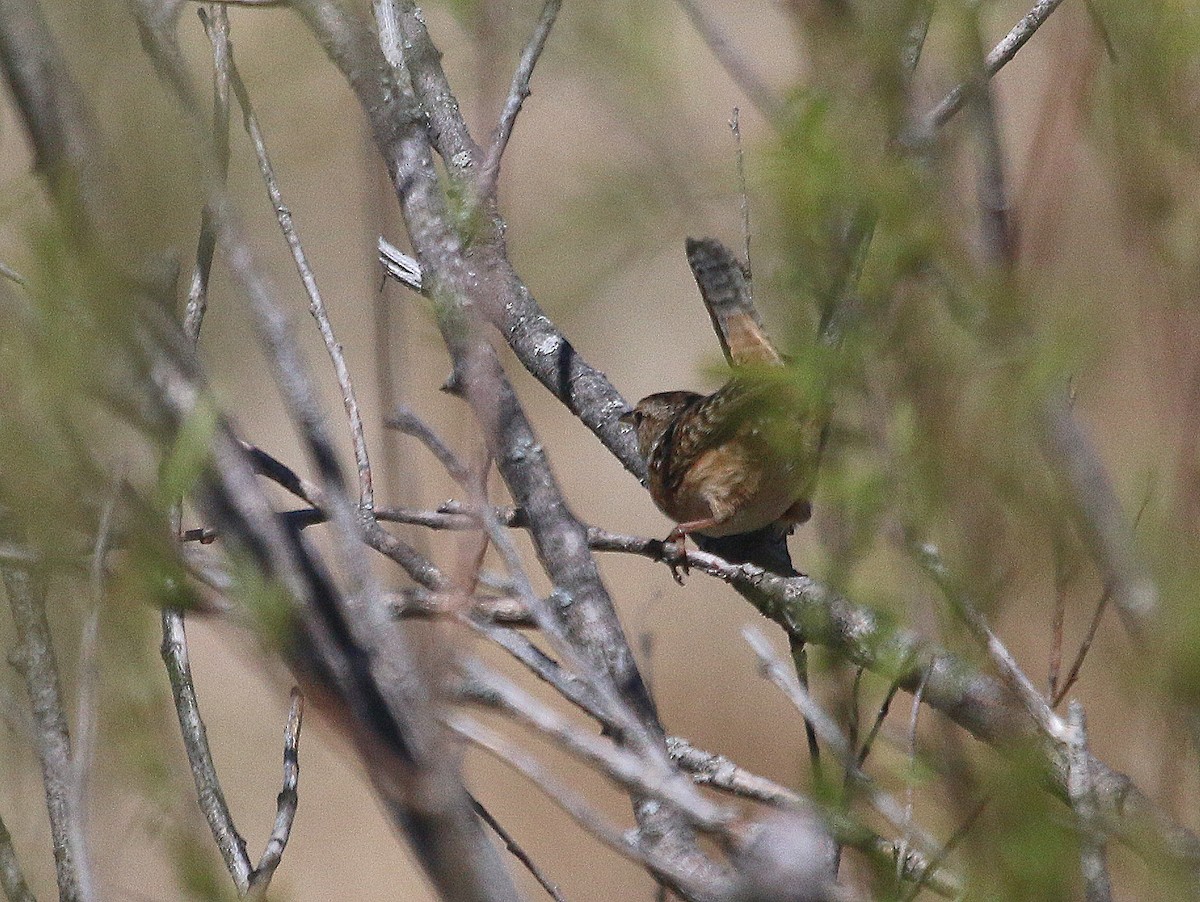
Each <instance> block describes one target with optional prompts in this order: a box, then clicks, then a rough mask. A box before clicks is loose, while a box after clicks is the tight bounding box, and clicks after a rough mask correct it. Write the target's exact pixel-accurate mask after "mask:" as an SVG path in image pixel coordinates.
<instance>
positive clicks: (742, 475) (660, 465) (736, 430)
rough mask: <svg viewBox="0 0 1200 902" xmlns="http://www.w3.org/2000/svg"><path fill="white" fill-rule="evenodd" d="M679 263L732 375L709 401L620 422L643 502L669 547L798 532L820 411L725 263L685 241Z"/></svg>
mask: <svg viewBox="0 0 1200 902" xmlns="http://www.w3.org/2000/svg"><path fill="white" fill-rule="evenodd" d="M688 259H689V262H690V263H691V265H692V269H693V272H695V274H696V281H697V282H698V283H699V284H700V289H701V293H702V295H703V296H704V301H705V304H706V305H707V306H708V309H709V313H710V315H711V316H712V319H713V324H714V326H715V327H716V329H717V334H718V336H719V337H720V338H721V343H722V347H723V348H724V350H725V353H726V357H727V358H728V359H729V362H730V363H731V364H732V365H733V366H734V375H733V377H732V378H731V379H730V380H729V382H727V383H726V384H725V385H724V386H722V387H721V388H720V389H719V390H717V391H716V392H714V393H713V394H711V395H702V394H698V393H696V392H688V391H669V392H659V393H658V394H653V395H649V396H648V397H645V398H642V400H640V401H639V402H638V403H637V406H636V407H635V408H634V409H633V410H630V411H628V412H627V413H625V414H623V415H622V416H621V418H620V419H621V422H623V423H628V424H629V425H631V426H632V427H633V429H634V431H635V433H636V435H637V442H638V448H639V450H640V451H641V453H642V456H643V457H644V458H645V459H646V463H647V470H648V480H647V488H649V490H650V497H651V498H652V499H653V500H654V503H655V504H657V505H658V507H659V509H661V510H662V511H663V513H665V514H666V515H667V516H668V517H670V518H671V519H672V520H674V521H675V522H676V523H677V524H678V525H677V526H676V527H675V529H674V530H672V532H671V534H670V536H668V541H679V540H680V539H682V538H683V537H684V536H686V535H688V534H690V533H699V534H700V535H702V536H709V537H720V536H729V535H733V534H737V533H746V532H751V531H753V530H757V529H760V528H762V527H764V526H767V525H768V524H772V523H777V524H780V525H781V526H784V527H788V528H790V527H791V526H793V525H795V524H799V523H804V522H806V521H807V520H808V519H809V517H810V516H811V515H812V503H811V499H812V495H813V491H814V489H815V487H816V476H817V469H818V463H819V461H820V457H821V450H822V447H823V445H824V437H825V432H826V424H827V422H828V419H829V414H828V408H827V406H826V405H825V404H824V403H823V402H822V401H820V400H818V399H817V397H816V396H817V393H816V392H814V391H813V390H812V388H811V386H808V385H806V384H805V380H804V379H803V378H802V377H801V376H800V374H799V373H798V372H797V371H796V370H794V369H792V368H790V367H788V366H786V365H785V363H784V360H783V358H782V356H781V355H780V354H779V352H778V351H777V350H776V349H775V346H774V345H773V344H772V343H771V341H770V339H769V338H768V337H767V335H766V333H765V332H764V330H763V328H762V323H761V322H760V321H759V319H758V316H757V314H756V313H755V311H754V307H753V304H752V302H751V300H750V297H749V291H748V288H747V286H746V284H745V278H744V275H743V273H742V269H741V266H740V265H739V264H738V263H737V261H736V260H735V258H734V257H733V255H732V254H731V253H730V252H729V251H728V250H726V248H725V247H724V246H722V245H721V244H719V243H718V242H716V241H711V240H708V241H689V242H688Z"/></svg>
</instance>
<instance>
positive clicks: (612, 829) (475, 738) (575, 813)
mask: <svg viewBox="0 0 1200 902" xmlns="http://www.w3.org/2000/svg"><path fill="white" fill-rule="evenodd" d="M446 725H447V727H449V728H450V730H451V731H453V732H454V733H457V734H458V735H459V736H461V737H463V738H464V739H466V740H467V741H468V742H470V743H471V744H472V745H475V746H477V747H479V748H481V749H483V750H484V751H486V752H488V753H489V754H490V755H492V756H493V757H495V758H497V759H498V760H500V761H502V762H504V763H505V764H507V765H509V766H510V767H512V768H513V769H514V770H516V771H517V772H519V773H521V774H523V775H524V776H525V777H526V778H527V779H528V780H529V781H530V782H531V783H533V784H534V785H535V786H537V788H538V789H540V790H541V791H542V792H543V793H544V794H545V795H546V796H547V797H548V798H549V799H550V800H551V801H553V802H554V803H555V804H556V805H558V806H559V807H560V808H561V809H562V810H563V811H565V812H566V813H567V815H568V816H569V817H570V818H571V819H572V820H574V821H575V822H576V823H577V824H579V825H580V826H581V827H583V829H585V830H586V831H587V832H588V833H590V834H592V836H594V837H596V838H597V839H598V840H600V841H601V842H602V843H604V844H605V845H606V846H608V847H609V848H611V849H613V850H614V851H616V852H618V853H620V854H622V855H624V856H625V857H626V858H629V859H630V860H631V861H634V862H637V863H638V864H640V865H642V866H643V867H645V868H646V869H647V870H649V871H650V872H651V873H653V874H654V875H655V876H656V877H658V878H660V879H662V880H667V881H669V882H670V883H671V884H672V885H675V886H679V887H681V888H683V889H684V890H685V891H686V892H688V894H689V895H690V896H692V897H701V898H717V897H719V896H720V895H721V894H722V893H723V892H728V889H727V888H725V887H721V888H717V887H714V886H713V885H712V882H710V881H708V880H705V879H703V878H702V877H699V876H698V875H697V874H696V872H695V871H693V870H692V869H690V868H688V867H686V866H684V865H681V864H680V863H679V862H678V861H677V860H676V858H675V856H671V855H663V854H661V853H658V852H656V851H654V850H653V849H652V848H648V847H643V845H642V844H640V843H637V842H635V841H633V840H631V839H630V838H629V836H628V834H627V832H626V831H625V830H622V829H621V828H619V827H617V826H616V825H614V824H612V823H610V822H608V821H606V820H605V819H604V818H603V817H601V815H600V814H599V813H598V812H596V810H595V809H594V808H592V806H591V805H590V804H589V803H588V802H587V800H585V799H584V798H583V796H581V795H579V794H578V793H577V792H575V790H573V789H571V788H570V787H569V786H568V785H567V784H565V783H562V782H560V781H558V780H557V779H555V778H554V776H553V775H551V773H550V772H549V771H548V770H547V769H546V768H545V767H543V766H542V765H541V764H539V763H538V762H537V761H535V760H534V759H533V758H532V757H531V756H530V755H529V754H528V753H527V752H525V751H524V750H523V749H521V748H520V747H519V746H517V745H516V744H514V743H511V742H509V741H508V740H506V739H505V738H504V737H502V736H501V735H500V734H499V733H498V732H496V731H495V730H491V729H489V728H487V727H485V726H483V725H482V724H480V723H479V722H477V721H475V720H473V719H471V718H467V717H463V716H462V715H448V716H447V717H446Z"/></svg>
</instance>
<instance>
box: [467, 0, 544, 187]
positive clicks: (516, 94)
mask: <svg viewBox="0 0 1200 902" xmlns="http://www.w3.org/2000/svg"><path fill="white" fill-rule="evenodd" d="M561 7H562V0H546V2H545V4H544V5H543V6H542V14H541V15H540V16H539V17H538V21H537V25H536V26H535V27H534V29H533V33H532V34H531V35H530V36H529V40H528V41H527V42H526V43H525V49H524V50H522V51H521V59H520V62H519V63H518V64H517V68H516V71H515V72H513V77H512V84H511V85H510V86H509V89H508V98H507V99H506V100H505V101H504V109H503V111H501V113H500V122H499V123H498V124H497V125H496V131H495V134H494V135H493V137H492V143H491V146H490V147H488V150H487V156H486V157H484V160H483V165H482V166H481V167H480V171H479V193H480V195H481V196H483V197H491V196H493V195H494V194H495V192H496V182H497V180H498V179H499V177H500V160H501V158H502V157H503V156H504V151H505V149H506V148H507V147H508V139H509V138H510V137H512V130H513V125H514V124H515V123H516V121H517V115H518V114H519V113H520V112H521V106H522V105H523V104H524V103H525V101H526V99H528V97H529V95H530V93H531V92H530V88H529V79H530V77H531V76H532V75H533V69H534V67H535V66H536V65H537V62H538V58H539V57H541V55H542V50H543V49H544V48H545V46H546V39H547V38H548V37H550V29H551V28H553V27H554V20H555V18H557V16H558V11H559V9H560V8H561Z"/></svg>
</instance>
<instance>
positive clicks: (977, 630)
mask: <svg viewBox="0 0 1200 902" xmlns="http://www.w3.org/2000/svg"><path fill="white" fill-rule="evenodd" d="M914 553H915V554H916V557H917V560H918V562H919V563H920V564H921V566H922V567H923V568H924V570H925V572H926V573H928V574H929V576H930V577H931V578H932V579H933V581H934V582H935V583H936V584H937V586H938V588H940V589H941V590H942V592H943V593H944V594H945V596H946V599H947V600H948V601H949V602H950V606H951V607H952V608H953V609H954V613H955V614H956V615H958V617H959V618H960V619H961V620H962V621H963V623H965V624H966V625H967V628H968V629H970V630H971V632H972V634H974V636H975V638H976V639H977V640H978V641H979V643H980V644H981V645H982V646H983V647H984V648H985V649H986V650H987V653H988V656H989V657H990V658H991V659H992V663H993V664H995V665H996V669H997V670H999V671H1000V676H1001V677H1002V678H1003V680H1004V682H1005V683H1006V684H1008V687H1009V688H1010V689H1011V690H1012V691H1013V694H1014V695H1015V696H1016V697H1017V698H1018V699H1020V701H1021V704H1022V705H1023V706H1024V707H1025V710H1026V711H1027V712H1028V713H1029V716H1030V717H1031V718H1032V719H1033V722H1034V723H1035V724H1037V726H1038V729H1039V730H1041V732H1042V733H1043V734H1044V735H1045V736H1047V737H1048V738H1049V739H1051V740H1053V741H1054V742H1055V743H1059V744H1062V743H1065V742H1066V741H1067V739H1068V733H1067V725H1066V724H1065V723H1063V721H1062V718H1060V717H1059V716H1058V715H1057V714H1055V713H1054V712H1053V711H1052V710H1050V706H1049V705H1048V704H1047V703H1046V699H1045V698H1044V697H1043V696H1042V694H1041V693H1040V692H1038V690H1037V687H1036V686H1034V684H1033V680H1031V679H1030V678H1029V676H1028V675H1027V674H1026V673H1025V671H1024V670H1022V669H1021V667H1020V665H1019V664H1017V662H1016V659H1015V658H1013V656H1012V654H1011V653H1010V652H1009V650H1008V649H1007V648H1005V647H1004V643H1003V642H1001V641H1000V639H999V637H998V636H996V634H995V633H993V632H992V631H991V629H990V628H989V627H988V625H987V622H986V621H985V620H984V619H983V615H982V614H980V613H979V611H977V610H976V609H975V606H974V605H973V604H971V602H970V600H969V599H968V598H967V597H966V595H965V594H964V593H963V592H962V591H961V589H960V588H959V587H958V586H957V585H956V584H955V582H954V580H953V578H952V577H951V575H950V572H949V570H948V569H947V568H946V565H945V563H944V562H943V561H942V558H941V555H940V554H939V553H938V550H937V548H936V547H935V546H934V545H931V544H924V545H920V546H918V547H916V548H914Z"/></svg>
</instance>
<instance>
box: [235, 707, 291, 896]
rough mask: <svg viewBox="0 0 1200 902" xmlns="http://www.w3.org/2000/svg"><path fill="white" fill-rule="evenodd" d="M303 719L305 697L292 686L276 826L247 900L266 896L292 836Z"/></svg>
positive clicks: (276, 807)
mask: <svg viewBox="0 0 1200 902" xmlns="http://www.w3.org/2000/svg"><path fill="white" fill-rule="evenodd" d="M303 720H304V696H303V695H301V694H300V690H299V689H292V695H291V705H290V707H289V710H288V719H287V724H286V725H285V726H284V728H283V788H282V789H281V790H279V796H278V798H277V799H276V801H275V826H274V827H273V828H272V830H271V836H270V838H269V839H268V840H267V846H266V848H265V849H263V853H262V857H261V858H259V860H258V867H256V868H255V869H254V873H253V875H251V877H250V888H249V891H248V892H247V893H246V898H247V899H262V898H263V897H264V896H265V895H266V893H267V890H268V889H269V888H270V886H271V878H272V877H273V876H274V875H275V869H276V868H278V867H279V862H280V861H282V860H283V852H284V850H285V849H286V848H287V844H288V839H289V837H291V835H292V823H293V822H294V821H295V820H296V807H297V805H298V804H299V802H300V799H299V796H298V795H297V794H296V790H297V786H298V784H299V781H300V728H301V726H302V725H303Z"/></svg>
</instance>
